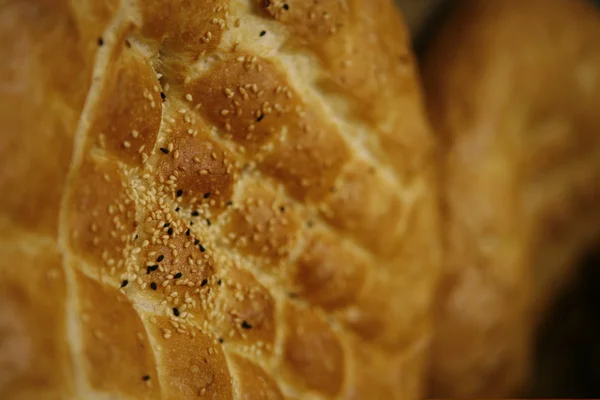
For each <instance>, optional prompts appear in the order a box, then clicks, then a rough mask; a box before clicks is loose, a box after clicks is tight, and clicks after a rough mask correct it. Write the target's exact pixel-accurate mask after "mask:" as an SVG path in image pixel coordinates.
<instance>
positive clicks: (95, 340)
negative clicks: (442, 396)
mask: <svg viewBox="0 0 600 400" xmlns="http://www.w3.org/2000/svg"><path fill="white" fill-rule="evenodd" d="M0 51H1V54H2V55H3V56H4V62H2V63H0V72H1V73H2V76H3V77H4V78H3V83H2V84H0V95H1V100H0V121H1V122H2V130H3V133H2V135H0V188H1V189H2V192H3V194H2V196H0V226H1V227H2V229H1V230H0V236H1V240H0V251H1V252H2V257H0V276H1V279H0V328H1V329H0V346H2V347H1V348H0V350H1V351H0V393H1V394H2V396H1V397H2V398H3V399H10V400H12V399H42V400H43V399H70V398H80V399H81V398H85V399H106V398H119V399H177V400H185V399H197V398H210V399H227V398H236V399H283V398H286V399H297V398H307V399H310V398H315V399H320V398H323V399H324V398H345V399H364V398H368V397H370V398H386V399H392V398H398V399H410V398H417V397H418V396H419V393H420V389H421V383H422V382H421V377H422V368H423V366H424V358H425V357H426V352H425V350H426V348H427V344H428V341H429V338H430V337H431V333H432V332H431V326H430V325H431V324H430V315H431V313H430V309H429V307H430V303H431V301H432V297H433V291H434V285H435V282H436V277H437V274H438V268H437V263H438V259H439V251H438V250H439V249H438V239H437V236H436V235H437V232H439V228H438V226H437V219H438V218H437V212H436V211H437V209H436V202H435V199H436V195H435V190H434V187H435V182H434V180H435V171H434V157H435V145H434V141H433V139H432V136H431V134H430V131H429V128H428V125H427V123H426V122H425V116H424V110H423V106H422V104H421V103H422V101H421V94H420V89H419V84H418V80H417V78H416V73H415V67H414V61H413V58H412V55H411V53H410V51H409V39H408V37H407V33H406V31H405V28H404V26H403V22H402V20H401V18H400V17H399V16H398V14H397V12H396V10H395V9H394V6H393V4H392V2H391V1H389V0H368V1H367V0H346V1H342V0H324V1H314V2H313V1H308V2H307V1H304V0H287V1H285V2H283V1H278V0H270V1H268V0H260V1H256V0H252V1H250V0H203V1H186V0H170V1H166V0H144V1H141V0H140V1H137V2H136V1H132V0H129V1H125V0H123V1H122V2H119V1H118V0H105V1H102V0H84V1H80V0H78V1H71V2H69V1H68V0H45V1H39V0H36V1H33V0H9V1H8V2H5V4H4V5H3V6H2V12H1V13H0Z"/></svg>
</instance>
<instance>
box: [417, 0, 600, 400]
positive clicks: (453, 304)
mask: <svg viewBox="0 0 600 400" xmlns="http://www.w3.org/2000/svg"><path fill="white" fill-rule="evenodd" d="M423 79H424V84H425V87H426V91H427V94H428V101H429V109H430V115H431V121H432V123H433V126H434V129H435V131H436V132H437V133H439V134H440V136H441V141H442V143H443V144H442V147H443V149H442V152H443V154H444V160H445V161H444V163H443V167H442V171H443V173H442V175H443V177H442V181H443V191H442V194H443V195H442V197H443V209H442V213H443V216H444V220H443V226H444V232H445V233H444V246H445V249H444V262H443V269H444V271H445V276H444V278H443V280H442V284H441V290H440V292H441V293H440V298H439V299H438V302H439V306H438V315H437V326H436V337H435V340H434V346H433V360H432V367H433V372H432V389H433V395H434V396H436V397H448V398H467V397H471V398H476V397H513V396H515V395H517V394H518V390H519V389H522V385H523V384H524V381H525V379H526V377H527V374H528V368H529V365H528V364H529V360H530V356H531V355H530V354H529V352H530V349H531V348H532V339H533V338H532V332H533V330H534V328H535V326H536V324H537V323H538V322H539V316H541V315H542V314H543V311H544V309H545V308H546V307H547V304H548V303H549V301H551V299H552V298H553V297H554V296H555V295H556V293H557V292H558V291H559V290H560V284H561V283H562V282H565V281H568V279H569V278H568V277H569V275H570V272H571V269H572V267H573V266H575V265H576V264H577V261H578V259H579V257H581V256H582V253H583V252H585V251H586V250H587V249H588V248H589V247H590V246H592V245H593V244H594V242H596V241H597V240H598V239H599V234H600V208H599V207H598V204H600V131H599V129H600V112H599V110H600V16H599V13H598V11H597V10H596V9H595V8H594V7H593V6H592V5H591V4H589V3H588V2H586V1H574V0H528V1H522V0H466V1H464V2H462V3H461V5H460V6H459V7H457V9H456V10H455V11H454V12H453V14H452V15H450V16H449V17H448V21H447V23H446V25H445V26H444V27H443V28H442V29H441V30H440V32H439V34H438V35H437V38H436V39H435V42H434V44H433V45H432V47H431V48H430V49H429V51H428V55H427V57H426V59H425V63H424V76H423Z"/></svg>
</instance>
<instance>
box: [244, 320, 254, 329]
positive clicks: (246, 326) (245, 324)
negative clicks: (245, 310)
mask: <svg viewBox="0 0 600 400" xmlns="http://www.w3.org/2000/svg"><path fill="white" fill-rule="evenodd" d="M242 328H244V329H252V325H250V324H249V323H248V321H242Z"/></svg>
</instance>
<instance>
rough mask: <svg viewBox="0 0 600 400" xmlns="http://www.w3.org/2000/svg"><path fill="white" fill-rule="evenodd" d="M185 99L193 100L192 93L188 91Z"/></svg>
mask: <svg viewBox="0 0 600 400" xmlns="http://www.w3.org/2000/svg"><path fill="white" fill-rule="evenodd" d="M185 99H186V100H187V101H192V100H194V98H193V97H192V95H191V94H189V93H187V94H186V95H185Z"/></svg>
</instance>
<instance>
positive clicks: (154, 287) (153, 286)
mask: <svg viewBox="0 0 600 400" xmlns="http://www.w3.org/2000/svg"><path fill="white" fill-rule="evenodd" d="M150 288H151V289H152V290H156V282H152V283H150Z"/></svg>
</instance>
